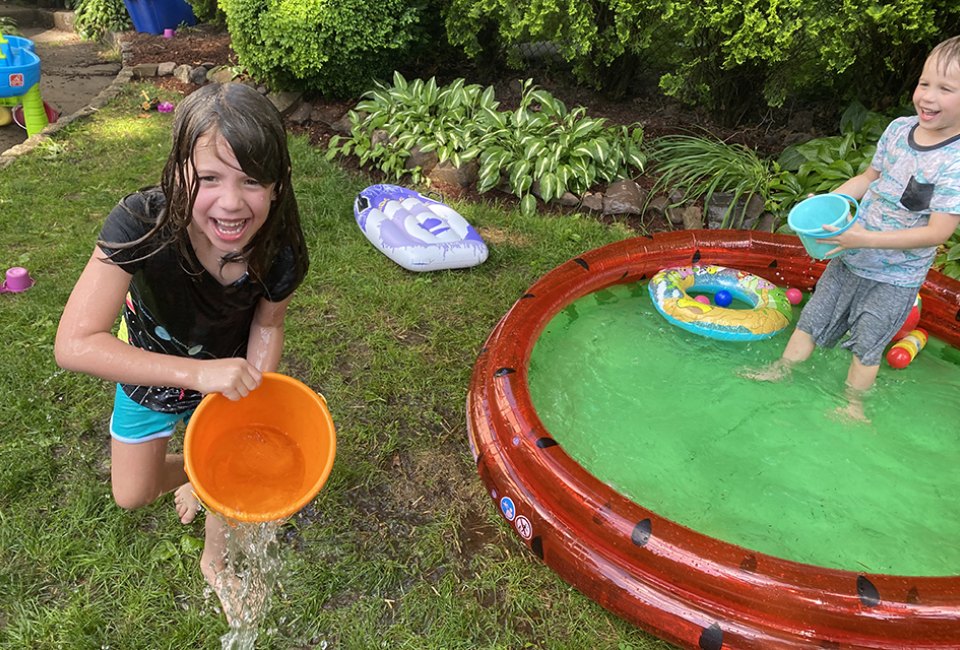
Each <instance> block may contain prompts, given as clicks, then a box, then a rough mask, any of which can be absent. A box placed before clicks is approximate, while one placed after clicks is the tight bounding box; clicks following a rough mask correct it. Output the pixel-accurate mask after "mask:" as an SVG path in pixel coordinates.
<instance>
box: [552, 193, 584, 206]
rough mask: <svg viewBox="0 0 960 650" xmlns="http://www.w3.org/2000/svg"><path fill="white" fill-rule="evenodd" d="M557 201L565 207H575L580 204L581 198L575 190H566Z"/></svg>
mask: <svg viewBox="0 0 960 650" xmlns="http://www.w3.org/2000/svg"><path fill="white" fill-rule="evenodd" d="M557 202H558V203H559V204H560V205H562V206H563V207H565V208H575V207H577V206H578V205H580V199H578V198H577V195H576V194H574V193H573V192H564V193H563V195H562V196H561V197H560V198H559V199H557Z"/></svg>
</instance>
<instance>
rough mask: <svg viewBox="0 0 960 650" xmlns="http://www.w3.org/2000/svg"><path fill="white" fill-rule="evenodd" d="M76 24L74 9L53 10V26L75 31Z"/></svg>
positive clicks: (62, 29) (66, 30)
mask: <svg viewBox="0 0 960 650" xmlns="http://www.w3.org/2000/svg"><path fill="white" fill-rule="evenodd" d="M76 25H77V14H76V12H74V11H54V12H53V28H54V29H59V30H61V31H64V32H75V31H77V29H76Z"/></svg>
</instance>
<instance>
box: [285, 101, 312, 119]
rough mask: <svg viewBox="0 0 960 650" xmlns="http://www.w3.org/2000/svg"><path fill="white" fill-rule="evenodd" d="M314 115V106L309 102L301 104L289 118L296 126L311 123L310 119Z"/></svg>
mask: <svg viewBox="0 0 960 650" xmlns="http://www.w3.org/2000/svg"><path fill="white" fill-rule="evenodd" d="M312 114H313V106H311V105H310V104H308V103H307V102H301V103H300V105H299V106H298V107H297V109H296V110H295V111H293V112H292V113H290V116H289V117H288V118H287V119H288V120H290V121H291V122H293V123H294V124H305V123H306V122H309V121H310V117H311V115H312Z"/></svg>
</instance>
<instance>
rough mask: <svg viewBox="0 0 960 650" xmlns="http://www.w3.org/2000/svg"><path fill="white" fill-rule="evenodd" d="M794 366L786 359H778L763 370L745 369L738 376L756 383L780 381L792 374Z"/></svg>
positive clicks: (738, 372)
mask: <svg viewBox="0 0 960 650" xmlns="http://www.w3.org/2000/svg"><path fill="white" fill-rule="evenodd" d="M791 367H792V364H791V363H790V362H789V361H787V360H786V359H777V360H776V361H774V362H773V363H771V364H769V365H766V366H764V367H762V368H743V369H741V370H739V371H737V375H739V376H740V377H743V378H744V379H753V380H754V381H780V380H781V379H783V378H784V377H786V376H787V375H789V374H790V369H791Z"/></svg>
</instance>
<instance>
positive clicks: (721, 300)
mask: <svg viewBox="0 0 960 650" xmlns="http://www.w3.org/2000/svg"><path fill="white" fill-rule="evenodd" d="M713 302H715V303H717V304H718V305H719V306H721V307H729V306H730V303H732V302H733V296H732V295H730V292H729V291H727V290H726V289H723V290H721V291H718V292H717V293H716V294H714V296H713Z"/></svg>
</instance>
